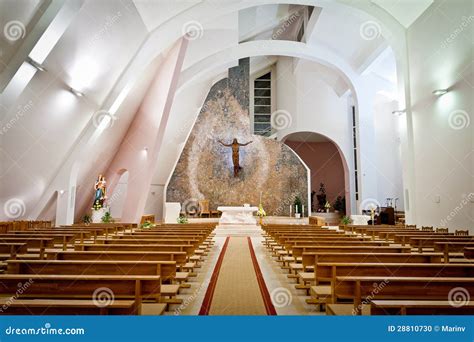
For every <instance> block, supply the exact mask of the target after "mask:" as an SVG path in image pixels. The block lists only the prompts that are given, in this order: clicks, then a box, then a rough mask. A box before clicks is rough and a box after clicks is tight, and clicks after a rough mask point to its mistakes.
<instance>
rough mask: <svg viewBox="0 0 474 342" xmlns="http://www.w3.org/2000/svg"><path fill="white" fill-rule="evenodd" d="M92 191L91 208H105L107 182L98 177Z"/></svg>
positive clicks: (103, 178) (102, 177) (100, 176)
mask: <svg viewBox="0 0 474 342" xmlns="http://www.w3.org/2000/svg"><path fill="white" fill-rule="evenodd" d="M94 189H95V195H94V203H93V205H92V208H93V209H95V210H99V209H102V208H103V207H104V206H105V201H106V200H107V182H106V181H105V177H104V176H103V175H99V177H98V178H97V180H96V182H95V185H94Z"/></svg>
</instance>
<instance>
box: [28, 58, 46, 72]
mask: <svg viewBox="0 0 474 342" xmlns="http://www.w3.org/2000/svg"><path fill="white" fill-rule="evenodd" d="M26 63H28V64H30V65H31V66H32V67H34V68H35V69H37V70H39V71H46V68H45V67H44V66H43V65H41V64H40V63H38V62H37V61H35V60H34V59H33V58H31V57H29V56H28V57H26Z"/></svg>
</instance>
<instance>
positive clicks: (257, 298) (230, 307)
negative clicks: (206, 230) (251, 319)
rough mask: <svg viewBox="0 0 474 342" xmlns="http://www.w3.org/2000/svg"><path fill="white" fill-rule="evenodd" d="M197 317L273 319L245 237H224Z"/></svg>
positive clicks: (250, 246)
mask: <svg viewBox="0 0 474 342" xmlns="http://www.w3.org/2000/svg"><path fill="white" fill-rule="evenodd" d="M199 314H200V315H276V311H275V308H274V306H273V304H272V302H271V299H270V295H269V293H268V290H267V287H266V285H265V282H264V280H263V277H262V274H261V272H260V268H259V266H258V262H257V260H256V257H255V253H254V251H253V247H252V243H251V240H250V238H249V237H240V236H238V237H237V236H232V237H227V239H226V241H225V244H224V247H223V248H222V251H221V254H220V255H219V259H218V261H217V264H216V267H215V268H214V272H213V274H212V277H211V281H210V283H209V287H208V288H207V291H206V295H205V297H204V301H203V303H202V307H201V310H200V312H199Z"/></svg>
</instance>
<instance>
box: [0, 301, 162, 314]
mask: <svg viewBox="0 0 474 342" xmlns="http://www.w3.org/2000/svg"><path fill="white" fill-rule="evenodd" d="M164 309H165V305H163V306H162V311H161V314H163V312H164ZM0 315H38V316H39V315H41V316H44V315H135V301H133V300H114V301H113V302H112V303H110V304H109V305H107V306H104V307H100V306H97V303H96V302H94V301H93V300H86V299H79V300H78V299H16V300H14V301H12V300H11V298H0Z"/></svg>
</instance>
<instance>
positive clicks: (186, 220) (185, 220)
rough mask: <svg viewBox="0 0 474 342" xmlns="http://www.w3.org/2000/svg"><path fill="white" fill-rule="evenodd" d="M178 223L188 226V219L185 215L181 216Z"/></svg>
mask: <svg viewBox="0 0 474 342" xmlns="http://www.w3.org/2000/svg"><path fill="white" fill-rule="evenodd" d="M176 221H178V223H179V224H186V223H188V218H187V217H186V216H184V215H179V217H178V218H177V219H176Z"/></svg>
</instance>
